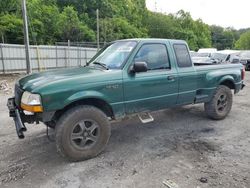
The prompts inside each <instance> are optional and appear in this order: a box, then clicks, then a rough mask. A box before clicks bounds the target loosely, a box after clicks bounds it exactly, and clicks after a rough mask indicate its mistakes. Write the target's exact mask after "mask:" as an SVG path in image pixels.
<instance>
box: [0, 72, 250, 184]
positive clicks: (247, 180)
mask: <svg viewBox="0 0 250 188" xmlns="http://www.w3.org/2000/svg"><path fill="white" fill-rule="evenodd" d="M17 77H18V76H14V77H13V76H12V77H3V76H2V77H0V81H2V80H7V81H8V83H9V86H10V87H12V88H13V83H14V80H15V79H16V78H17ZM245 83H246V85H249V86H250V72H247V75H246V81H245ZM11 95H12V94H11V91H0V119H1V122H0V187H18V188H26V187H52V188H53V187H73V188H74V187H81V188H94V187H96V188H102V187H104V188H123V187H124V188H125V187H131V188H134V187H135V188H151V187H155V188H164V187H165V188H166V187H168V186H167V185H166V184H171V182H172V184H171V186H169V187H171V188H177V187H178V188H198V187H199V188H203V187H204V188H206V187H225V188H249V187H250V123H249V122H250V114H249V111H250V101H249V99H250V87H245V89H244V90H243V91H242V92H240V93H239V94H237V95H236V96H235V97H234V104H233V109H232V111H231V113H230V114H229V116H228V117H227V118H226V119H225V120H222V121H213V120H210V119H208V118H207V117H206V115H205V113H204V109H203V105H194V106H193V105H190V106H185V107H180V108H175V109H168V110H164V111H160V112H155V113H153V116H154V118H155V121H154V122H152V123H149V124H142V123H140V121H139V120H138V119H137V118H134V119H131V120H126V121H124V122H122V123H116V124H114V125H113V126H112V135H111V138H110V141H109V144H108V146H107V148H106V150H105V151H104V152H103V153H102V154H101V155H99V156H98V157H96V158H94V159H91V160H88V161H83V162H78V163H69V162H68V161H66V160H65V159H63V158H62V157H61V156H59V155H58V154H57V152H56V148H55V144H54V143H53V142H50V141H49V140H48V139H47V137H46V134H45V133H46V127H45V126H44V125H43V124H39V125H35V124H34V125H27V127H28V132H26V134H25V135H26V138H25V139H23V140H19V139H18V138H17V136H16V132H15V128H14V122H13V120H12V119H11V118H9V117H8V110H7V107H6V100H7V98H8V97H10V96H11ZM51 134H53V132H51ZM202 181H203V182H202ZM164 183H165V184H164Z"/></svg>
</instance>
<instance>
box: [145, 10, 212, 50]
mask: <svg viewBox="0 0 250 188" xmlns="http://www.w3.org/2000/svg"><path fill="white" fill-rule="evenodd" d="M145 24H146V26H147V28H148V32H149V35H150V36H151V37H154V38H175V39H183V40H186V41H187V42H188V44H189V47H190V48H191V49H192V50H198V49H199V48H202V47H210V46H211V33H210V29H209V26H208V25H206V24H204V23H203V22H202V21H201V20H196V21H194V20H193V19H192V17H191V15H190V14H189V13H187V12H184V11H183V10H181V11H179V12H178V13H177V14H176V15H164V14H161V13H154V12H149V14H148V16H147V19H146V21H145Z"/></svg>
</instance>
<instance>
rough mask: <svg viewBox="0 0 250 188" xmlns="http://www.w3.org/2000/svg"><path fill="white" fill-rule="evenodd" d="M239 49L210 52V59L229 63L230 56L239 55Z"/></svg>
mask: <svg viewBox="0 0 250 188" xmlns="http://www.w3.org/2000/svg"><path fill="white" fill-rule="evenodd" d="M239 53H240V51H237V50H221V51H217V52H215V53H212V54H211V57H210V58H211V60H212V61H214V62H215V63H231V62H232V61H233V58H232V57H235V56H237V55H239Z"/></svg>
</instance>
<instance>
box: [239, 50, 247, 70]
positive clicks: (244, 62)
mask: <svg viewBox="0 0 250 188" xmlns="http://www.w3.org/2000/svg"><path fill="white" fill-rule="evenodd" d="M239 60H240V63H241V64H242V65H244V66H245V69H246V70H250V50H247V51H242V52H241V53H240V54H239Z"/></svg>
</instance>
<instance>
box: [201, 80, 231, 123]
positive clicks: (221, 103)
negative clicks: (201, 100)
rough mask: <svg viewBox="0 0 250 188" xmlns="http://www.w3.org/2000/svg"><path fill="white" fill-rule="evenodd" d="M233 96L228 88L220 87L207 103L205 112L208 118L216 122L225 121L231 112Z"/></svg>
mask: <svg viewBox="0 0 250 188" xmlns="http://www.w3.org/2000/svg"><path fill="white" fill-rule="evenodd" d="M232 104H233V95H232V92H231V90H230V88H228V87H227V86H224V85H220V86H219V87H218V88H217V89H216V91H215V93H214V95H213V97H212V98H211V100H210V101H209V102H207V103H205V105H204V107H205V112H206V113H207V115H208V117H210V118H211V119H215V120H221V119H224V118H225V117H226V116H227V115H228V114H229V112H230V111H231V108H232Z"/></svg>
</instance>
